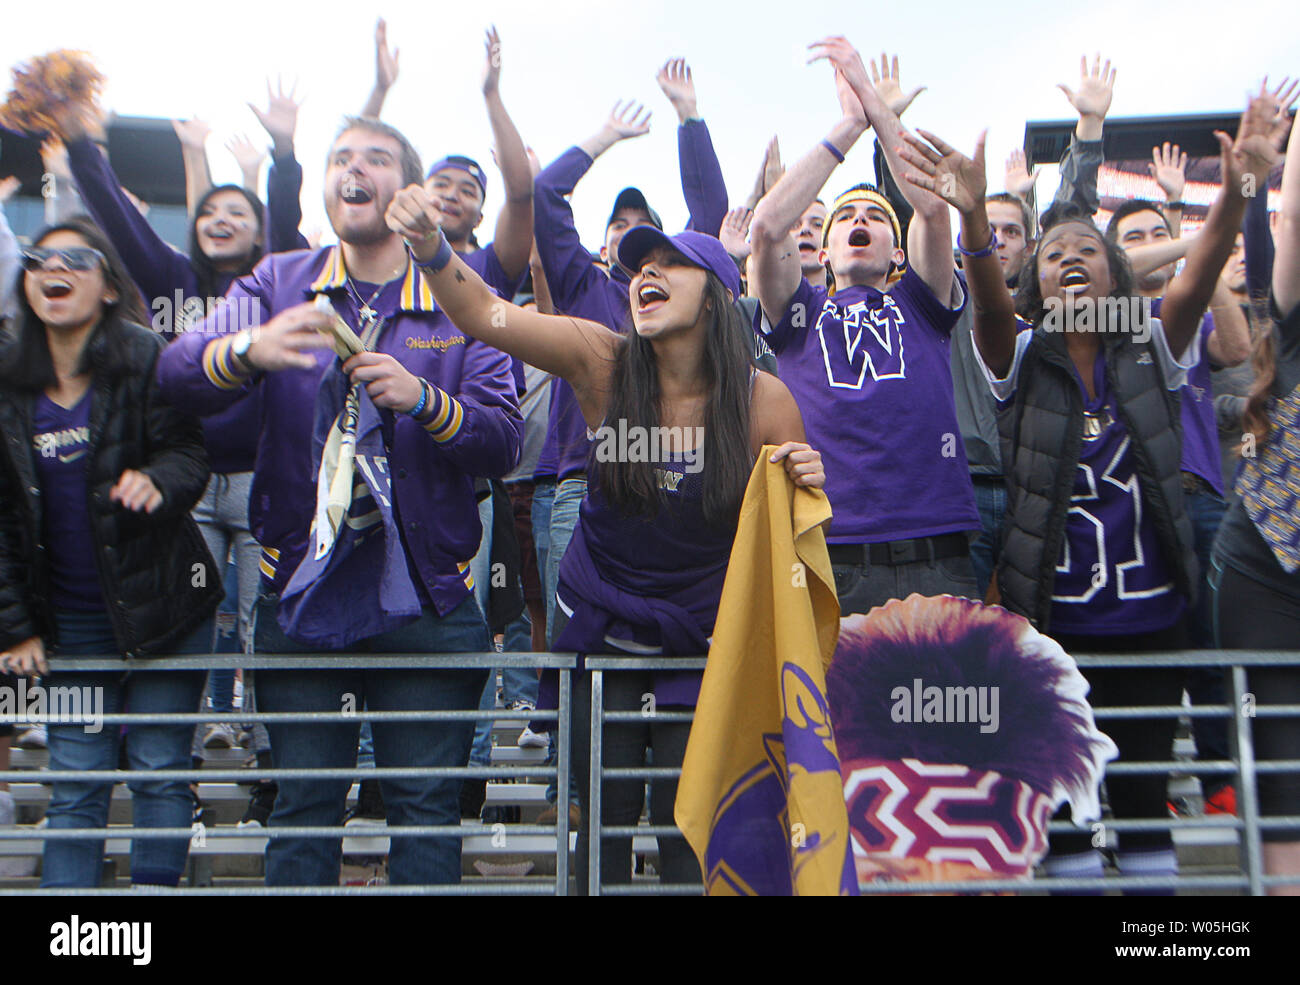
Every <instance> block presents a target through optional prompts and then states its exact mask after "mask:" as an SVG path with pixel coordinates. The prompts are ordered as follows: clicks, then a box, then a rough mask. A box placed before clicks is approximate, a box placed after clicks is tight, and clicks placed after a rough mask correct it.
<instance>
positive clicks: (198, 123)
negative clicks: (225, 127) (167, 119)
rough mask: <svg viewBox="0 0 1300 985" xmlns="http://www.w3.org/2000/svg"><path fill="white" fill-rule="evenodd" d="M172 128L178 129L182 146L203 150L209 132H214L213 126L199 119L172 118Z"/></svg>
mask: <svg viewBox="0 0 1300 985" xmlns="http://www.w3.org/2000/svg"><path fill="white" fill-rule="evenodd" d="M172 129H173V130H175V131H176V137H177V139H179V140H180V142H181V146H182V147H188V148H190V149H191V150H203V145H204V144H206V143H207V140H208V134H210V133H211V132H212V127H210V126H208V125H207V124H206V123H204V122H203V121H202V120H199V119H194V120H172Z"/></svg>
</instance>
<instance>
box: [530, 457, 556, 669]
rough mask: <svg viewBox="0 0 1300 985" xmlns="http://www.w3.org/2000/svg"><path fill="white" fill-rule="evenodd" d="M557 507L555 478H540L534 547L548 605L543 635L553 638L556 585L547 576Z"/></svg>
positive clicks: (535, 492) (536, 490)
mask: <svg viewBox="0 0 1300 985" xmlns="http://www.w3.org/2000/svg"><path fill="white" fill-rule="evenodd" d="M554 507H555V480H554V479H538V480H537V484H536V485H535V486H533V549H534V550H535V551H536V552H537V574H538V577H540V578H541V581H542V602H543V604H545V606H546V625H545V626H544V627H543V628H544V629H545V630H546V632H544V633H543V634H542V637H543V638H544V639H545V640H546V641H547V642H548V643H549V642H550V639H551V622H552V620H551V610H552V608H553V607H554V605H555V586H554V585H552V584H551V583H550V582H549V581H548V580H547V578H546V569H547V565H549V564H550V558H551V511H552V510H553V509H554Z"/></svg>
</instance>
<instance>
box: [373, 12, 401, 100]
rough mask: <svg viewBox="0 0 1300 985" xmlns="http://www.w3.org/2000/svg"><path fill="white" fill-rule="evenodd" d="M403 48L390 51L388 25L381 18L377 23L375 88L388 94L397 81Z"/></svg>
mask: <svg viewBox="0 0 1300 985" xmlns="http://www.w3.org/2000/svg"><path fill="white" fill-rule="evenodd" d="M401 54H402V49H401V48H394V49H393V50H392V51H389V50H388V24H387V23H385V21H384V19H383V18H382V17H381V18H379V20H378V21H377V22H376V23H375V88H376V89H381V90H383V91H384V92H387V91H388V90H389V89H391V88H392V87H393V83H394V82H396V81H397V59H398V57H399V56H400V55H401Z"/></svg>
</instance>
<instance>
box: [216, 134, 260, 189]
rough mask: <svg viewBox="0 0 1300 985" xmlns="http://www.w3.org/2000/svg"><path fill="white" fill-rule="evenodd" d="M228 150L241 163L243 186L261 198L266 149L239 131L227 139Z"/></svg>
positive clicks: (240, 170) (240, 174)
mask: <svg viewBox="0 0 1300 985" xmlns="http://www.w3.org/2000/svg"><path fill="white" fill-rule="evenodd" d="M226 150H228V151H230V156H231V157H233V158H234V159H235V163H236V164H237V165H239V176H240V178H242V179H243V187H244V190H245V191H246V192H248V193H249V194H250V195H253V196H255V197H258V198H260V197H261V195H262V162H263V161H265V160H266V151H264V150H262V149H261V148H260V147H257V146H256V145H254V144H253V142H252V141H251V140H249V139H248V137H247V135H246V134H242V133H237V134H235V135H234V136H233V137H231V138H230V139H229V140H227V141H226Z"/></svg>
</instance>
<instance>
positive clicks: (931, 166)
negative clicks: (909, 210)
mask: <svg viewBox="0 0 1300 985" xmlns="http://www.w3.org/2000/svg"><path fill="white" fill-rule="evenodd" d="M916 132H917V133H918V134H920V135H921V136H922V137H924V138H925V139H926V140H928V141H929V142H930V144H931V145H932V146H927V145H926V144H925V143H923V142H922V141H921V140H920V139H918V138H917V137H915V136H913V135H912V134H910V133H904V134H903V139H904V140H905V141H906V142H907V143H906V144H905V145H904V146H903V147H901V148H899V151H898V153H899V156H900V157H902V158H903V160H904V161H906V162H907V163H908V164H910V165H912V167H914V168H916V169H917V171H919V172H920V173H919V174H910V173H909V174H908V175H907V180H908V181H910V182H911V183H912V184H914V185H916V186H917V187H918V188H924V189H925V190H926V191H928V192H931V193H933V194H935V195H938V196H939V197H940V198H942V199H943V200H944V201H945V202H947V203H948V204H949V205H951V206H952V207H953V208H955V209H956V210H957V211H958V212H961V213H963V214H965V213H969V212H971V211H972V210H973V209H974V208H975V207H976V205H977V204H978V205H981V206H982V205H983V204H984V192H985V189H986V188H987V185H988V179H987V178H986V177H985V174H984V138H985V137H987V136H988V131H987V130H984V131H981V133H980V135H979V137H978V138H977V139H976V141H975V154H974V156H973V157H966V156H965V155H963V154H962V153H961V152H960V151H958V150H956V149H955V148H953V147H951V146H949V145H948V144H946V143H944V142H943V141H942V140H940V139H939V138H938V137H936V136H935V135H934V134H932V133H929V132H928V131H925V130H917V131H916Z"/></svg>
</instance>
